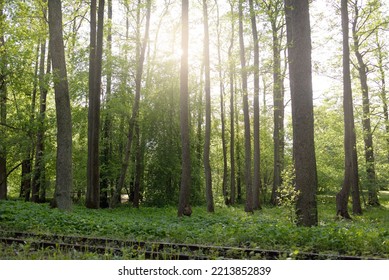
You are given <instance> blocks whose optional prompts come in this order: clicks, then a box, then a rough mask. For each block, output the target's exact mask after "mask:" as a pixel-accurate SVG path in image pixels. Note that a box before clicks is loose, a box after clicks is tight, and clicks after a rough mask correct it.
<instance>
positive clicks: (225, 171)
mask: <svg viewBox="0 0 389 280" xmlns="http://www.w3.org/2000/svg"><path fill="white" fill-rule="evenodd" d="M215 5H216V11H217V22H216V25H217V57H218V73H219V90H220V122H221V130H222V131H221V138H222V139H221V140H222V151H223V181H222V193H223V198H224V202H226V205H228V204H229V198H228V195H227V193H228V191H227V181H228V164H227V143H226V121H225V119H226V116H225V109H224V107H225V105H224V95H225V89H224V82H223V73H222V58H221V50H220V48H221V39H220V35H221V30H220V16H219V6H218V4H217V0H215Z"/></svg>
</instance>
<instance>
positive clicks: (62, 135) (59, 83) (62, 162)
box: [48, 0, 73, 210]
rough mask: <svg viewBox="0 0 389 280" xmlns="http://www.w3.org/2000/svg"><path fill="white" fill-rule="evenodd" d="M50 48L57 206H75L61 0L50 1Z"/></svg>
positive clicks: (70, 120)
mask: <svg viewBox="0 0 389 280" xmlns="http://www.w3.org/2000/svg"><path fill="white" fill-rule="evenodd" d="M48 5H49V6H48V7H49V34H50V50H51V54H52V63H53V75H54V91H55V108H56V117H57V130H58V131H57V163H56V175H57V176H56V184H55V195H54V205H56V206H57V207H58V208H59V209H62V210H70V209H71V207H72V199H71V195H70V192H71V189H72V183H73V176H72V116H71V110H70V98H69V88H68V80H67V72H66V62H65V51H64V42H63V35H62V7H61V1H60V0H50V1H48Z"/></svg>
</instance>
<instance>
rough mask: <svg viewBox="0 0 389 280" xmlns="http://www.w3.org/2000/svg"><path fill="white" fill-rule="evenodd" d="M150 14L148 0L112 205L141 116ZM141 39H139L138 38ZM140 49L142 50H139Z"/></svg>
mask: <svg viewBox="0 0 389 280" xmlns="http://www.w3.org/2000/svg"><path fill="white" fill-rule="evenodd" d="M139 9H140V3H139ZM150 15H151V0H148V1H147V11H146V29H145V34H144V37H143V42H138V43H137V44H138V47H137V48H138V51H137V53H138V55H137V57H138V61H137V69H136V76H135V100H134V105H133V107H132V114H131V119H130V123H129V128H128V134H127V145H126V149H125V157H124V160H123V163H122V169H121V172H120V178H119V182H118V187H117V189H116V191H115V195H114V199H113V200H112V202H111V206H112V207H114V206H116V204H117V202H118V201H119V199H118V198H119V197H120V193H121V191H122V189H123V187H124V183H125V178H126V173H127V169H128V165H129V161H130V153H131V147H132V141H133V138H134V128H135V126H136V125H137V122H138V118H139V103H140V96H141V89H142V75H143V66H144V60H145V55H146V47H147V42H148V38H149V29H150ZM138 41H139V40H138ZM139 50H140V51H139Z"/></svg>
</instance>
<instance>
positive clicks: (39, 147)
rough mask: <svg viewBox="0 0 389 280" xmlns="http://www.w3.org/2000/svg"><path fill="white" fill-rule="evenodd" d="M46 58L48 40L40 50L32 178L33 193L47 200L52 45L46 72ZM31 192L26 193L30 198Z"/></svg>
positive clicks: (42, 44) (48, 53) (48, 54)
mask: <svg viewBox="0 0 389 280" xmlns="http://www.w3.org/2000/svg"><path fill="white" fill-rule="evenodd" d="M45 59H46V42H45V41H43V42H42V43H41V51H40V63H39V93H40V97H39V114H38V130H37V136H36V147H35V165H34V176H33V178H32V193H41V196H40V198H39V200H41V201H43V200H45V199H46V198H45V196H44V194H45V187H46V175H45V160H44V151H45V145H44V134H45V119H46V99H47V92H48V84H47V79H46V75H47V74H49V73H50V71H51V55H50V46H49V48H48V52H47V65H46V73H45ZM28 197H29V194H27V195H26V200H28Z"/></svg>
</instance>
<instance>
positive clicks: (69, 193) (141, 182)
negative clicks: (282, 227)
mask: <svg viewBox="0 0 389 280" xmlns="http://www.w3.org/2000/svg"><path fill="white" fill-rule="evenodd" d="M310 2H311V1H308V0H304V1H297V0H285V1H283V0H247V1H246V0H228V1H227V0H203V1H187V0H183V1H178V0H177V1H176V0H138V1H128V0H121V1H112V0H107V1H104V0H99V1H96V0H93V1H89V2H88V1H81V0H77V1H68V0H62V1H60V0H57V1H51V0H50V1H47V0H28V1H7V0H6V1H1V3H0V133H1V138H0V199H7V198H8V197H21V198H24V199H25V200H26V201H33V202H45V201H47V200H48V199H51V198H54V202H55V203H53V206H57V207H60V208H62V209H70V208H71V198H72V199H73V200H80V199H81V200H84V199H85V203H86V206H87V207H89V208H99V207H115V206H116V205H118V204H119V203H121V199H122V198H123V196H124V195H127V196H128V198H129V201H130V203H131V204H132V205H133V206H134V207H139V206H140V205H152V206H164V205H169V204H173V205H179V207H178V215H179V216H182V215H190V214H191V205H195V204H206V205H207V209H208V211H209V212H213V211H215V205H218V206H220V205H235V204H238V203H244V205H245V211H246V212H253V211H254V210H257V209H260V208H261V206H262V205H263V204H268V203H271V204H273V205H277V204H279V203H281V202H282V199H280V196H281V194H284V193H285V191H287V192H288V194H289V197H290V198H291V199H292V197H293V203H295V205H296V214H297V220H296V222H297V223H298V224H300V225H308V226H310V225H316V224H317V223H318V218H317V217H318V213H317V206H316V205H317V202H316V198H317V195H318V194H320V193H327V194H331V195H334V194H335V193H338V194H337V201H336V203H337V211H338V214H339V215H341V216H342V217H345V218H350V217H351V216H350V214H349V213H348V210H347V204H348V200H349V196H351V197H352V202H353V213H354V214H361V213H362V206H361V201H362V202H364V203H365V205H371V206H377V205H379V196H378V193H379V191H380V190H381V189H383V188H385V187H386V184H387V182H388V180H389V177H388V173H387V172H385V170H387V168H388V166H389V140H388V139H389V135H388V133H389V117H388V115H389V114H388V105H387V88H386V79H387V73H388V62H389V55H388V52H389V46H388V45H387V44H386V42H387V41H388V40H387V39H388V34H389V32H388V21H389V10H388V6H387V3H385V1H381V0H349V1H347V0H342V1H335V0H334V1H325V2H326V3H324V4H323V3H319V2H321V1H313V2H312V3H310ZM327 2H328V3H327ZM323 5H324V6H323ZM324 7H325V9H323V8H324ZM334 15H337V16H334ZM342 35H343V36H342ZM365 194H366V197H365ZM294 198H295V199H294ZM294 200H295V201H294Z"/></svg>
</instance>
